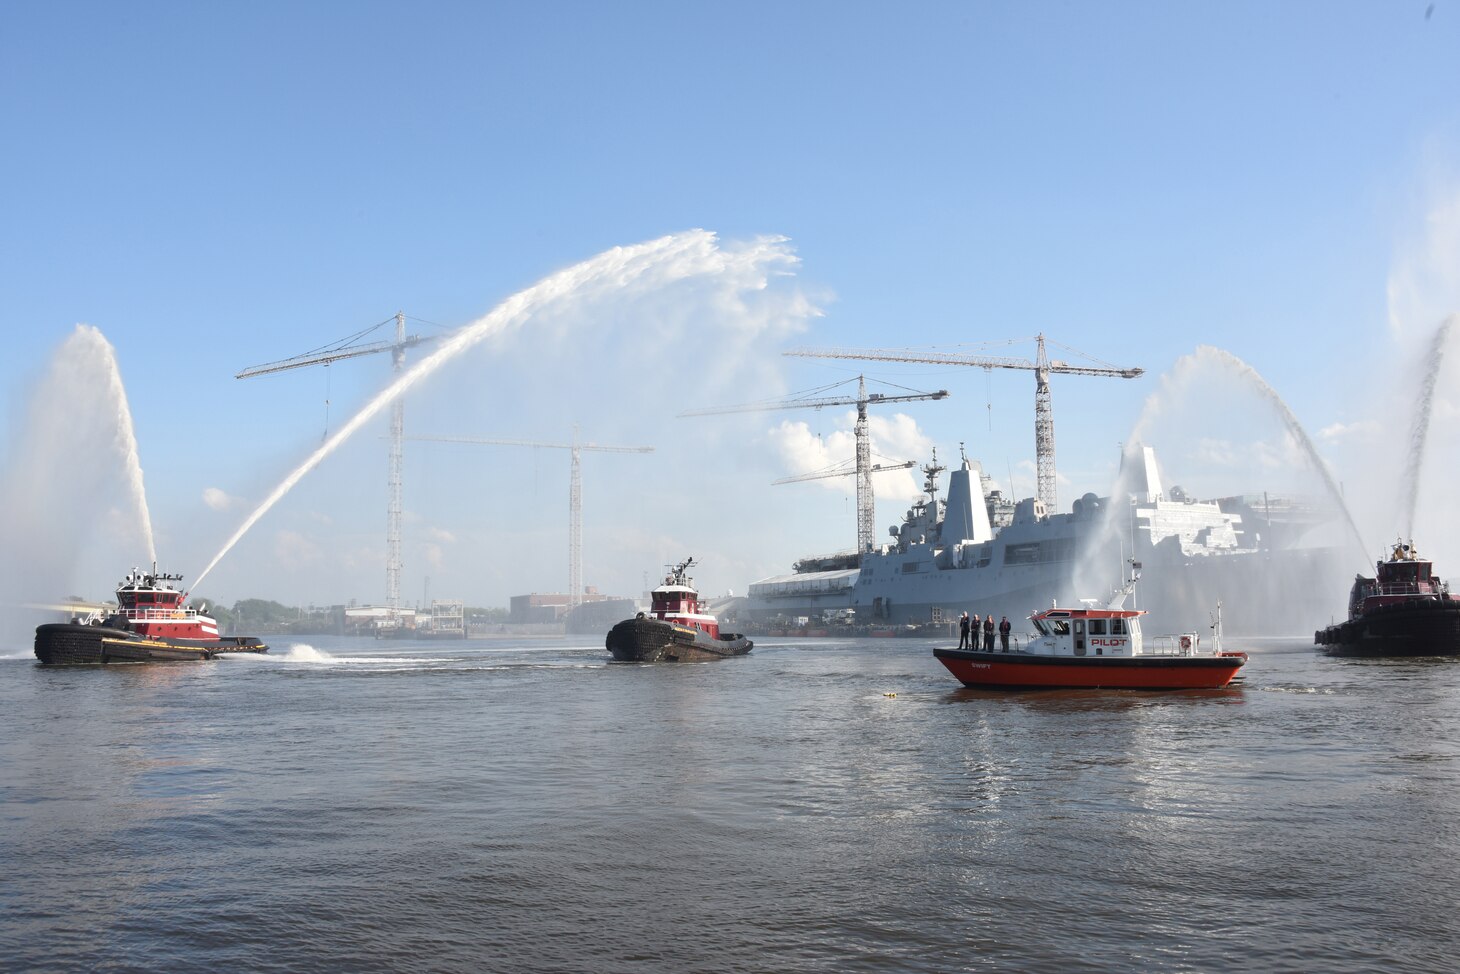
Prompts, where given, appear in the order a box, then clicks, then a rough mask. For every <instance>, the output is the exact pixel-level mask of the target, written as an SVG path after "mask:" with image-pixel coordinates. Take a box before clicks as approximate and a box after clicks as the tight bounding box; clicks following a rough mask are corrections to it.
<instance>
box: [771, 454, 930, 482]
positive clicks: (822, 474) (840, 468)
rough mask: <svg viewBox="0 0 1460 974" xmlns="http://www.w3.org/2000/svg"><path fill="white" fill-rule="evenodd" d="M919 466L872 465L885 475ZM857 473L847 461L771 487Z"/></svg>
mask: <svg viewBox="0 0 1460 974" xmlns="http://www.w3.org/2000/svg"><path fill="white" fill-rule="evenodd" d="M917 465H918V464H917V461H916V460H904V461H903V462H902V463H885V464H884V463H874V464H872V472H873V473H885V472H887V471H889V470H911V469H912V468H913V467H916V466H917ZM856 472H857V471H856V470H855V469H854V468H851V467H848V466H847V465H846V461H842V462H841V463H840V464H838V465H836V466H835V467H831V468H829V469H826V470H817V471H816V472H814V473H803V474H801V475H800V476H799V477H782V478H781V479H780V480H772V481H771V486H773V487H774V486H776V485H777V484H799V483H802V482H804V481H807V480H830V479H831V478H832V477H850V476H851V475H852V474H854V473H856Z"/></svg>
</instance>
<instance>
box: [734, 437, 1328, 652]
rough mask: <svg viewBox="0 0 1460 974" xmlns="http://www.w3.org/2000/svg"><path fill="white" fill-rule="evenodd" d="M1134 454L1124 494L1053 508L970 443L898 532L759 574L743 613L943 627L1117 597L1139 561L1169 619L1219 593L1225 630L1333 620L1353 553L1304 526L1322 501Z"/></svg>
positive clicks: (1272, 629) (1123, 479)
mask: <svg viewBox="0 0 1460 974" xmlns="http://www.w3.org/2000/svg"><path fill="white" fill-rule="evenodd" d="M1121 464H1122V469H1121V476H1120V478H1119V483H1120V484H1121V488H1120V491H1121V495H1122V496H1120V497H1119V498H1118V499H1116V500H1113V499H1112V498H1111V497H1099V496H1097V495H1095V494H1093V493H1086V494H1084V495H1083V496H1081V497H1080V498H1079V499H1077V500H1075V501H1074V502H1073V504H1072V505H1071V508H1070V510H1069V511H1068V512H1067V513H1053V512H1051V511H1048V510H1046V509H1045V505H1044V504H1043V503H1042V502H1041V501H1040V500H1038V499H1037V498H1033V497H1030V498H1025V499H1022V500H1019V501H1017V502H1015V501H1010V500H1009V499H1007V498H1005V497H1004V496H1003V495H1002V493H1001V492H1000V491H998V490H996V489H994V488H993V486H992V480H991V478H989V477H988V476H987V475H985V474H984V473H983V470H982V468H981V466H980V465H979V464H978V463H977V462H976V461H973V460H970V459H969V458H967V457H966V456H965V457H961V458H960V462H959V464H958V465H957V466H956V467H955V468H954V469H953V470H952V471H951V473H950V474H949V477H948V489H947V492H946V499H944V498H943V497H940V496H939V494H940V493H941V491H940V488H939V475H940V474H942V473H943V472H945V470H946V469H947V468H946V467H943V466H940V465H939V464H938V463H937V459H936V454H935V456H934V459H933V462H931V463H929V464H927V465H926V466H924V467H923V468H922V469H923V473H924V474H925V475H926V481H925V484H924V488H923V489H924V496H923V497H922V498H921V499H920V500H918V501H917V503H915V504H914V505H913V506H912V507H911V508H910V509H909V510H908V511H907V513H906V515H904V517H903V520H902V523H901V524H899V525H895V526H893V527H892V528H891V529H890V535H891V538H892V540H891V542H890V543H887V544H882V545H875V546H873V547H871V548H870V549H869V550H867V551H864V552H855V551H853V552H843V553H839V554H834V555H828V556H822V557H814V558H805V559H802V560H801V561H798V562H797V563H796V564H795V566H794V571H793V572H792V573H790V574H786V575H778V576H775V577H772V578H765V579H762V580H760V581H757V582H753V583H751V585H750V586H749V591H748V594H747V602H746V604H745V606H744V610H743V611H744V612H745V619H746V621H747V622H749V623H751V624H753V625H755V626H758V627H762V628H765V629H769V630H772V631H774V630H775V629H777V628H781V627H784V625H785V623H786V621H787V620H796V619H807V620H820V619H831V618H837V619H843V620H845V619H848V618H852V619H854V620H855V628H856V630H857V631H865V630H867V629H868V628H869V627H870V628H872V629H874V630H879V631H888V630H890V631H917V630H918V629H920V628H921V629H923V630H924V631H926V630H927V629H928V627H932V629H933V630H934V631H937V630H938V629H939V628H940V627H944V626H946V625H948V624H950V623H952V622H953V621H955V620H956V619H957V618H958V616H959V614H960V613H962V612H965V611H966V612H969V613H978V614H980V615H993V616H994V618H995V619H997V618H999V617H1001V616H1008V618H1009V619H1011V620H1014V621H1016V622H1018V621H1019V620H1023V619H1025V618H1027V617H1028V616H1029V615H1030V614H1031V613H1032V612H1034V611H1035V610H1037V609H1040V608H1044V607H1047V606H1049V605H1050V604H1051V602H1052V601H1059V602H1061V604H1064V603H1073V602H1075V601H1078V600H1081V599H1087V598H1104V597H1105V596H1107V595H1109V593H1110V592H1111V591H1112V590H1113V589H1115V588H1117V587H1118V586H1119V582H1120V573H1121V571H1122V566H1123V565H1125V564H1127V563H1128V562H1129V561H1130V560H1132V559H1134V560H1135V561H1137V562H1139V563H1141V564H1142V565H1143V566H1144V573H1145V574H1144V579H1145V584H1144V592H1143V594H1144V598H1143V599H1142V601H1146V602H1147V603H1148V604H1149V607H1150V622H1151V624H1152V625H1153V626H1156V627H1158V628H1159V627H1160V626H1162V625H1167V626H1168V627H1169V626H1171V625H1177V624H1180V623H1182V621H1183V620H1185V623H1186V624H1189V621H1190V620H1191V619H1193V618H1205V617H1206V616H1207V615H1209V614H1211V613H1212V612H1213V611H1214V610H1215V607H1216V605H1217V603H1218V602H1221V603H1222V606H1223V608H1222V613H1223V625H1224V626H1225V627H1226V629H1227V631H1228V632H1230V633H1236V634H1241V635H1288V634H1294V633H1310V632H1312V631H1313V629H1314V626H1315V624H1319V623H1321V622H1322V621H1324V620H1326V618H1327V616H1328V614H1329V609H1330V608H1331V607H1330V606H1329V605H1328V604H1327V600H1328V597H1329V595H1330V594H1331V592H1332V591H1333V589H1334V587H1335V586H1340V585H1341V584H1342V580H1343V578H1344V572H1343V571H1342V569H1341V568H1340V564H1341V562H1342V558H1341V557H1340V554H1339V551H1338V550H1337V549H1336V548H1333V547H1326V546H1311V545H1305V536H1306V535H1308V534H1309V533H1310V532H1312V531H1313V529H1315V528H1317V527H1319V526H1320V525H1322V524H1325V523H1328V522H1330V521H1331V520H1332V519H1333V516H1334V512H1332V511H1330V510H1328V509H1327V508H1326V507H1325V506H1324V505H1322V504H1321V503H1317V502H1314V501H1311V500H1303V499H1295V498H1279V497H1269V496H1267V495H1263V494H1257V495H1240V496H1233V497H1224V498H1219V499H1214V500H1197V499H1195V498H1192V497H1190V496H1188V495H1187V494H1186V492H1185V491H1183V490H1182V489H1181V488H1180V487H1175V486H1173V487H1171V488H1170V489H1169V490H1163V488H1162V481H1161V476H1160V471H1159V469H1158V467H1157V463H1156V455H1155V451H1154V449H1152V448H1151V447H1144V446H1136V447H1134V448H1133V449H1131V450H1128V451H1126V452H1125V453H1123V454H1122V460H1121ZM1137 607H1138V608H1144V606H1137ZM849 610H850V611H849ZM813 624H814V622H813Z"/></svg>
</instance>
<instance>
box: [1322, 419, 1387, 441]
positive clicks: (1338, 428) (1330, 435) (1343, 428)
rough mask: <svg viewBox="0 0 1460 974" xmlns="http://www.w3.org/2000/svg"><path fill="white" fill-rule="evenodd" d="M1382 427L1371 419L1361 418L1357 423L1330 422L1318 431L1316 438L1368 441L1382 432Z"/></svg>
mask: <svg viewBox="0 0 1460 974" xmlns="http://www.w3.org/2000/svg"><path fill="white" fill-rule="evenodd" d="M1383 429H1384V428H1383V427H1382V426H1380V425H1379V424H1378V423H1377V422H1375V421H1374V420H1372V419H1361V420H1359V421H1358V422H1357V423H1332V424H1330V425H1328V426H1325V427H1323V428H1322V429H1321V430H1319V431H1318V438H1319V439H1322V440H1326V441H1328V442H1330V443H1339V442H1343V441H1345V440H1358V441H1361V442H1362V441H1368V440H1372V439H1373V438H1374V437H1376V436H1378V435H1379V434H1380V433H1382V432H1383Z"/></svg>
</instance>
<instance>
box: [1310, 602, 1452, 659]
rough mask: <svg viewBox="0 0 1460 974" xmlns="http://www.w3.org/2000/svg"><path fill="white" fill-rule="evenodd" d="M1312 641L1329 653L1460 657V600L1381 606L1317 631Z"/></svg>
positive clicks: (1342, 654) (1336, 654)
mask: <svg viewBox="0 0 1460 974" xmlns="http://www.w3.org/2000/svg"><path fill="white" fill-rule="evenodd" d="M1313 642H1314V644H1315V645H1317V646H1320V647H1322V650H1323V652H1325V653H1327V654H1328V655H1329V656H1375V657H1377V656H1460V603H1456V602H1451V601H1449V600H1446V601H1439V600H1415V601H1413V602H1408V603H1401V604H1398V605H1389V606H1381V607H1379V608H1377V609H1371V610H1370V611H1368V612H1366V613H1364V614H1363V615H1362V616H1360V617H1359V618H1357V619H1350V620H1349V621H1347V622H1341V623H1339V624H1337V625H1333V626H1329V627H1327V628H1326V629H1320V630H1318V631H1317V632H1316V633H1314V634H1313Z"/></svg>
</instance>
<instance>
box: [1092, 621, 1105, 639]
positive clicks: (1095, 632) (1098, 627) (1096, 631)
mask: <svg viewBox="0 0 1460 974" xmlns="http://www.w3.org/2000/svg"><path fill="white" fill-rule="evenodd" d="M1090 635H1092V636H1103V635H1105V620H1104V619H1091V620H1090Z"/></svg>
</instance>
